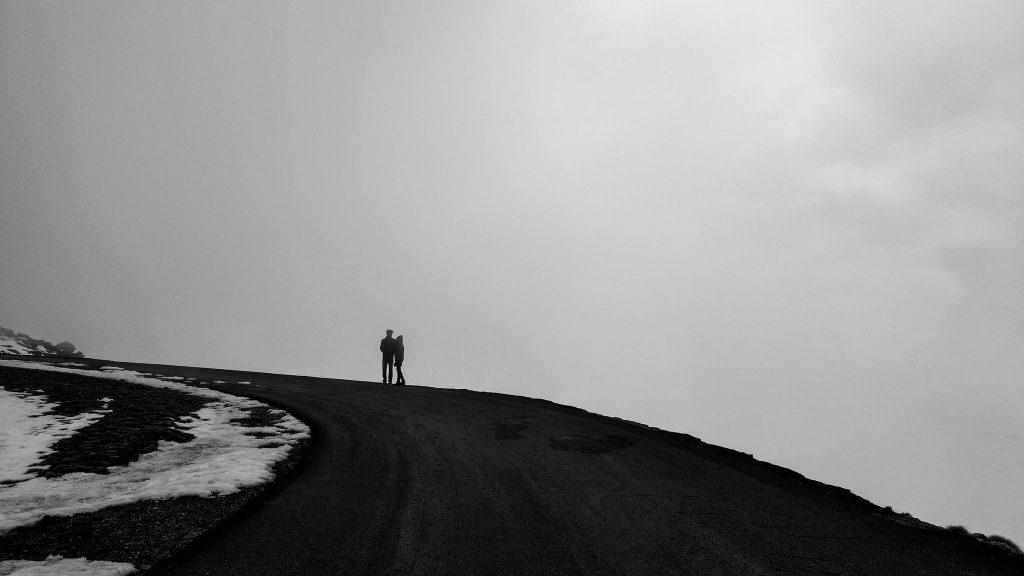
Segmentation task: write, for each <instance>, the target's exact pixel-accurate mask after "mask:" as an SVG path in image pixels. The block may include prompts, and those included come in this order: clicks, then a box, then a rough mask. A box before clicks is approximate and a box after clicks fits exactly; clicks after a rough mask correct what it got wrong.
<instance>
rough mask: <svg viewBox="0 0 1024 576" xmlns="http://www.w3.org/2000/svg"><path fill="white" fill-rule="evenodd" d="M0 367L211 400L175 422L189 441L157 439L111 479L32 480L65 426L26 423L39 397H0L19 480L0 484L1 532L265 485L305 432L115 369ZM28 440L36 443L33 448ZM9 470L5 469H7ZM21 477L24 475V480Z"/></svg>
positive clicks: (245, 407) (243, 401)
mask: <svg viewBox="0 0 1024 576" xmlns="http://www.w3.org/2000/svg"><path fill="white" fill-rule="evenodd" d="M0 365H2V366H11V367H17V368H33V369H42V370H51V371H55V372H67V373H73V374H81V375H84V376H92V377H96V378H107V379H113V380H122V381H127V382H132V383H136V384H140V385H145V386H154V387H158V388H170V389H173V390H178V391H180V392H185V393H188V394H195V395H198V396H203V397H207V398H211V399H213V400H215V401H214V402H212V403H211V404H207V405H206V407H204V408H203V409H201V410H199V411H198V412H195V413H194V416H193V417H186V418H181V419H179V421H178V422H176V423H175V424H174V425H175V426H176V427H177V428H178V429H181V430H184V431H187V432H188V433H190V434H192V435H194V436H195V438H194V439H192V440H190V441H188V442H185V443H177V442H167V441H161V442H160V443H159V444H158V447H157V450H156V451H154V452H150V453H148V454H143V455H142V456H140V457H139V459H138V460H137V461H135V462H132V463H130V464H128V465H126V466H117V467H112V468H110V469H109V474H91V473H74V474H66V475H63V476H59V477H57V478H41V477H32V476H31V474H30V473H28V472H27V470H25V462H26V461H27V460H29V458H35V457H36V455H37V454H38V450H39V446H40V445H42V444H45V445H46V446H49V445H52V442H55V441H56V440H55V439H52V438H53V436H54V434H56V433H57V431H58V430H65V428H58V427H56V425H54V424H52V423H51V425H50V427H49V428H46V427H41V426H39V425H35V427H33V425H34V423H31V422H27V419H29V418H32V416H30V414H37V416H35V418H37V419H38V418H40V417H41V416H39V415H38V414H39V413H40V412H41V411H42V410H43V408H42V407H41V405H42V404H43V403H44V402H43V401H42V400H40V399H38V398H37V397H32V396H27V395H22V396H24V397H21V398H16V399H14V400H12V401H11V402H8V401H7V397H4V398H3V404H2V405H3V407H4V409H5V410H6V409H7V405H8V404H10V405H12V406H14V408H12V409H11V414H12V418H13V419H17V424H16V425H7V424H6V422H7V417H6V415H3V417H4V420H3V421H4V422H5V424H4V425H3V428H2V429H3V430H5V431H7V434H8V435H9V436H10V437H11V438H10V440H8V442H10V443H11V445H13V446H21V448H18V449H16V450H14V451H12V456H11V458H12V462H13V469H16V470H18V471H19V475H18V476H17V479H18V483H16V484H13V485H7V486H4V485H0V533H3V532H4V531H7V530H10V529H12V528H15V527H17V526H25V525H30V524H33V523H35V522H37V521H39V520H40V519H42V518H43V517H44V516H47V515H56V516H68V515H72V514H78V513H81V512H93V511H96V510H99V509H101V508H106V507H108V506H115V505H120V504H128V503H131V502H138V501H140V500H160V499H164V498H173V497H177V496H217V495H226V494H231V493H234V492H237V491H238V490H239V489H240V488H242V487H245V486H253V485H258V484H262V483H265V482H268V481H270V480H271V479H272V478H273V465H274V463H276V462H278V461H280V460H282V459H284V458H285V457H286V456H287V455H288V452H289V451H290V450H291V449H292V446H293V445H294V444H295V443H297V442H298V441H299V440H300V439H302V438H308V437H309V427H308V426H306V425H305V424H303V423H302V422H300V421H299V420H297V419H296V418H294V417H293V416H291V415H289V414H287V413H282V417H281V419H280V420H279V421H278V422H276V423H274V424H273V425H272V426H266V427H246V426H242V425H240V424H239V423H237V422H232V420H238V419H244V418H245V417H247V416H248V415H249V411H250V410H251V409H252V408H257V407H259V408H267V406H266V405H265V404H263V403H261V402H257V401H255V400H250V399H248V398H240V397H237V396H232V395H230V394H225V393H223V392H218V391H216V390H209V389H206V388H196V387H194V386H188V385H186V384H181V383H178V382H168V381H165V380H160V379H156V378H148V377H145V376H142V375H141V374H139V373H137V372H132V371H130V370H121V369H117V370H114V369H113V367H111V369H109V370H107V371H105V372H96V371H90V370H77V369H74V368H63V367H59V366H45V365H40V364H38V363H34V362H25V361H20V360H0ZM8 394H11V393H8ZM26 398H28V399H26ZM47 409H48V407H47ZM99 417H102V415H88V416H81V417H80V419H79V420H76V421H74V422H70V423H64V425H65V426H77V427H78V428H80V427H81V426H83V425H88V424H81V422H84V421H85V419H86V418H94V419H98V418H99ZM12 421H13V420H12ZM90 423H91V421H90ZM73 429H77V428H73ZM73 429H72V430H73ZM254 432H259V433H262V434H260V436H263V437H262V438H256V437H254V436H252V435H251V434H252V433H254ZM72 433H73V431H72ZM47 434H49V439H47ZM33 436H42V437H43V439H41V440H40V439H36V440H33ZM33 441H36V442H38V443H37V444H32V442H33ZM30 450H32V451H30ZM7 452H8V450H7V449H4V450H3V454H4V457H5V458H6V457H7V454H6V453H7ZM0 465H2V464H0ZM18 466H20V468H19V467H18ZM7 468H9V467H8V466H4V469H5V470H6V469H7ZM26 476H29V478H28V479H25V477H26ZM0 576H2V573H0Z"/></svg>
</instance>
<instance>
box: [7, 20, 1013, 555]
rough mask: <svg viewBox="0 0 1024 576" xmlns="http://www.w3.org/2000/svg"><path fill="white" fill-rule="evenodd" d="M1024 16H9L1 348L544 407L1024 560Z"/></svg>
mask: <svg viewBox="0 0 1024 576" xmlns="http://www.w3.org/2000/svg"><path fill="white" fill-rule="evenodd" d="M1022 16H1024V6H1020V5H1018V4H1016V3H1013V2H1009V1H997V0H985V1H982V2H972V3H970V4H968V3H965V2H957V1H950V0H943V1H939V2H929V3H920V2H913V1H897V2H886V3H881V2H867V3H864V2H851V1H844V2H838V3H833V4H829V5H827V6H825V5H821V4H820V3H815V2H803V1H792V2H790V1H787V2H782V3H778V4H773V5H766V4H763V3H757V2H742V1H738V0H737V1H729V2H725V3H719V4H716V5H714V6H680V5H676V4H674V3H664V2H656V1H650V2H646V1H645V2H618V1H607V2H600V3H580V2H564V3H540V2H527V3H517V4H513V5H506V4H503V3H497V2H454V1H450V2H439V3H431V4H430V5H401V6H399V5H396V4H389V3H363V2H309V3H303V4H301V5H282V4H278V3H272V2H246V3H241V2H233V1H229V2H220V3H216V4H213V5H211V4H207V3H198V2H185V3H174V4H160V3H156V4H153V3H146V4H127V5H126V4H122V3H114V2H107V1H98V2H90V3H87V4H86V3H59V2H48V1H42V2H27V1H25V2H21V1H13V2H3V3H0V325H3V326H5V327H8V328H11V329H14V330H18V331H22V332H25V333H27V334H30V335H31V336H33V337H34V338H40V339H45V340H50V341H51V342H60V341H70V342H72V343H74V345H75V346H78V347H80V349H81V350H83V351H84V352H85V353H86V354H87V355H88V356H90V357H94V358H108V359H112V360H122V361H132V362H148V363H161V364H177V365H187V366H207V367H218V368H229V369H238V370H249V371H259V372H273V373H284V374H299V375H310V376H321V377H334V378H347V379H355V380H366V381H379V380H380V352H379V351H378V348H377V347H378V342H379V341H380V339H381V338H382V337H384V331H385V330H386V329H394V330H395V331H396V332H395V333H396V334H404V335H405V338H406V345H407V347H408V354H407V357H406V363H405V365H404V366H403V370H404V372H405V374H406V376H407V377H408V378H409V381H410V383H411V384H412V385H423V386H435V387H447V388H470V389H476V390H487V391H494V392H502V393H508V394H516V395H522V396H531V397H541V398H546V399H549V400H552V401H555V402H559V403H564V404H570V405H574V406H579V407H581V408H584V409H586V410H590V411H594V412H598V413H601V414H607V415H612V416H616V417H620V418H625V419H628V420H633V421H637V422H642V423H644V424H649V425H652V426H657V427H659V428H664V429H667V430H673V431H678V432H685V433H688V434H692V435H694V436H697V437H699V438H701V439H703V440H705V441H707V442H710V443H714V444H719V445H723V446H727V447H730V448H733V449H736V450H741V451H743V452H748V453H752V454H753V455H754V456H755V457H756V458H758V459H760V460H765V461H769V462H772V463H775V464H779V465H781V466H785V467H788V468H791V469H794V470H797V471H798V472H800V473H802V474H804V475H806V476H809V477H811V478H814V479H816V480H820V481H823V482H827V483H830V484H836V485H840V486H843V487H846V488H849V489H851V490H852V491H853V492H855V493H857V494H859V495H862V496H864V497H865V498H868V499H869V500H871V501H873V502H875V503H877V504H880V505H882V506H885V505H891V506H892V507H893V508H895V509H896V510H898V511H906V512H910V513H912V514H914V515H915V516H918V517H919V518H921V519H923V520H925V521H928V522H932V523H935V524H939V525H947V524H964V525H965V526H967V527H968V528H969V529H971V530H976V531H981V532H985V533H999V534H1003V535H1005V536H1007V537H1010V538H1013V539H1016V540H1017V541H1022V540H1024V520H1022V519H1024V504H1022V502H1024V499H1022V498H1021V497H1020V486H1022V485H1024V424H1022V421H1021V418H1020V414H1021V411H1022V409H1024V388H1022V387H1021V382H1022V376H1024V290H1022V289H1021V288H1022V287H1024V195H1022V194H1021V185H1022V184H1024V163H1021V162H1020V159H1021V157H1022V154H1024V130H1022V128H1024V108H1022V107H1021V104H1020V103H1021V102H1024V75H1022V73H1021V72H1020V71H1021V70H1022V69H1024V66H1022V64H1024V62H1022V59H1024V35H1022V34H1021V33H1020V31H1019V30H1018V28H1019V26H1018V24H1017V23H1018V22H1020V21H1021V19H1022Z"/></svg>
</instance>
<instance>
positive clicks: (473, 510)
mask: <svg viewBox="0 0 1024 576" xmlns="http://www.w3.org/2000/svg"><path fill="white" fill-rule="evenodd" d="M117 364H120V365H122V366H125V367H127V368H131V369H136V370H140V371H145V372H158V373H161V374H168V375H181V376H192V377H196V378H201V379H209V380H215V379H220V380H228V381H242V380H245V381H250V382H252V384H251V385H238V384H234V385H223V386H220V387H217V388H219V389H222V390H224V391H227V392H231V393H234V394H241V395H247V396H251V397H254V398H257V399H259V400H262V401H265V402H268V403H271V404H275V405H277V406H280V407H282V408H284V409H286V410H288V411H290V412H292V413H293V414H294V415H296V416H298V417H299V418H302V419H303V420H305V421H306V422H307V423H309V424H310V425H311V426H312V427H313V429H314V438H315V442H314V453H313V455H312V458H311V459H310V461H309V462H308V464H307V465H306V466H305V468H303V469H302V470H301V472H299V473H298V474H297V475H296V476H295V477H294V478H292V479H291V480H290V482H289V483H287V484H286V485H284V486H283V487H281V488H280V489H276V490H272V491H271V492H270V493H269V494H268V496H267V497H266V498H264V499H263V500H262V501H261V503H260V504H259V505H257V506H254V507H250V508H249V509H247V510H246V511H245V512H244V513H242V514H241V515H239V516H238V517H236V518H234V519H233V520H232V521H231V522H230V523H229V525H228V526H226V527H225V528H224V529H222V530H219V531H218V533H217V534H216V535H215V536H214V537H212V538H208V539H207V540H206V541H205V542H204V544H203V546H202V547H199V548H198V549H196V550H192V551H190V552H189V553H187V554H185V555H183V556H182V557H179V558H177V559H176V560H175V561H174V562H172V563H171V564H169V565H167V566H164V567H163V568H162V569H161V570H160V573H162V574H168V575H200V574H208V575H233V574H238V575H245V576H254V575H255V576H258V575H267V576H271V575H272V576H283V575H288V574H295V575H304V576H310V575H321V574H322V575H328V574H330V575H339V574H344V575H356V574H417V575H418V574H454V575H458V574H465V575H470V574H477V575H484V574H507V575H526V574H556V575H557V574H581V575H582V574H638V575H641V574H642V575H652V574H692V575H702V574H708V575H716V576H717V575H729V574H737V575H739V574H742V575H748V574H786V575H789V574H843V575H853V574H886V575H891V574H929V575H941V574H950V575H953V574H955V575H962V574H978V575H981V574H1000V575H1002V574H1005V575H1009V574H1020V573H1022V572H1021V564H1020V563H1018V564H1016V565H1014V566H1010V564H1012V563H1013V562H1015V560H1013V559H1012V557H1009V556H1006V555H1003V554H999V553H996V552H993V553H989V552H988V549H989V547H988V546H983V545H980V544H979V545H973V544H970V543H967V542H964V541H961V540H957V539H956V538H954V537H953V536H952V535H950V534H949V533H948V532H946V531H944V530H935V529H933V528H928V527H927V526H925V525H923V524H921V523H916V522H914V521H912V520H909V519H904V518H900V517H897V516H894V515H892V514H891V513H886V512H885V511H884V510H882V509H880V508H878V507H876V506H874V505H872V504H870V503H868V502H866V501H864V500H862V499H860V498H857V497H856V496H853V495H851V494H849V493H848V492H846V491H845V490H842V489H838V488H834V487H830V486H826V485H823V484H819V483H816V482H812V481H810V480H807V479H804V478H803V477H801V476H799V475H797V474H795V473H793V472H791V471H789V470H785V469H782V468H778V467H775V466H772V465H770V464H765V463H761V462H758V461H756V460H754V459H752V458H750V457H749V456H747V455H744V454H740V453H738V452H733V451H731V450H727V449H723V448H718V447H714V446H710V445H707V444H704V443H702V442H700V441H699V440H697V439H695V438H692V437H689V436H685V435H680V434H673V433H668V432H664V431H660V430H653V429H648V428H645V427H641V426H638V425H635V424H631V423H627V422H623V421H619V420H616V419H612V418H606V417H603V416H598V415H595V414H591V413H587V412H584V411H581V410H577V409H574V408H570V407H566V406H560V405H556V404H553V403H550V402H545V401H540V400H533V399H527V398H521V397H513V396H505V395H498V394H487V393H480V392H473V391H467V390H448V389H437V388H423V387H415V386H410V387H404V388H399V387H384V386H381V385H380V384H370V383H365V382H351V381H343V380H329V379H318V378H307V377H296V376H281V375H273V374H258V373H249V372H233V371H224V370H212V369H201V368H185V367H173V366H155V365H147V364H127V363H117ZM215 387H216V386H215Z"/></svg>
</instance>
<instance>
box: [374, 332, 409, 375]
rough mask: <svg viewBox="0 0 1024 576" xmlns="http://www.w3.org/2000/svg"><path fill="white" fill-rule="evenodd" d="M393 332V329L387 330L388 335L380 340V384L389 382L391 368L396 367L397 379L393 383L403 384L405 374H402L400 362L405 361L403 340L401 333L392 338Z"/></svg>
mask: <svg viewBox="0 0 1024 576" xmlns="http://www.w3.org/2000/svg"><path fill="white" fill-rule="evenodd" d="M394 333H395V331H394V330H388V335H387V336H386V337H385V338H383V339H382V340H381V341H380V351H381V353H382V354H383V357H381V361H380V370H381V376H382V382H381V384H391V375H392V371H393V370H392V368H396V369H397V371H398V380H397V381H396V382H395V384H396V385H397V386H404V385H405V375H403V374H402V362H403V361H405V341H404V340H403V338H402V335H401V334H399V335H398V338H392V337H391V335H392V334H394Z"/></svg>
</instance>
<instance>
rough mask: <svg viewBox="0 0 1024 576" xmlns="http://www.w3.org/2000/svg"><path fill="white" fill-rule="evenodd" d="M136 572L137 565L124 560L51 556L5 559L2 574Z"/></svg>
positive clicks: (48, 575)
mask: <svg viewBox="0 0 1024 576" xmlns="http://www.w3.org/2000/svg"><path fill="white" fill-rule="evenodd" d="M132 572H135V566H132V565H131V564H125V563H123V562H105V561H103V560H86V559H85V558H62V557H60V556H50V557H49V558H47V559H46V560H39V561H33V560H4V561H3V562H0V576H122V575H123V574H131V573H132Z"/></svg>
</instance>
